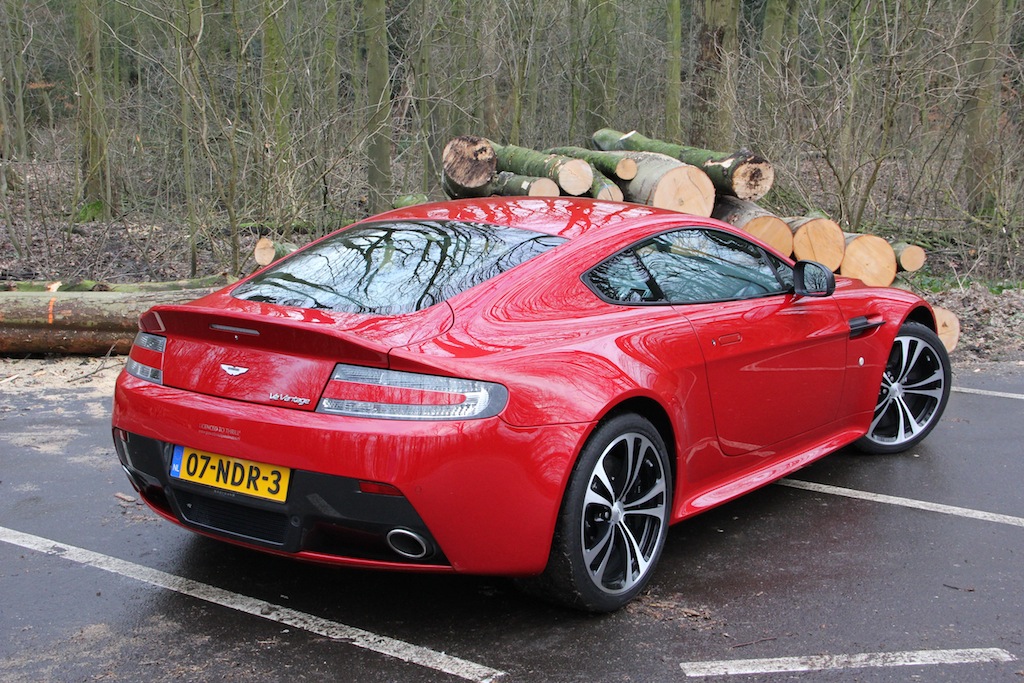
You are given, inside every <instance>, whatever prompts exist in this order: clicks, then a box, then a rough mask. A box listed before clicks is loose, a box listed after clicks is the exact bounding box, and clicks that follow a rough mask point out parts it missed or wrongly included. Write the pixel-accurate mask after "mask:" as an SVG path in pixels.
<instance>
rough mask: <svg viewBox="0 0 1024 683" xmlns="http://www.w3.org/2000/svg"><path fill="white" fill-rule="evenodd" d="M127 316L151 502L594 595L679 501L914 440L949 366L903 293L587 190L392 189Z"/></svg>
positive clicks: (368, 555)
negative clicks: (398, 193)
mask: <svg viewBox="0 0 1024 683" xmlns="http://www.w3.org/2000/svg"><path fill="white" fill-rule="evenodd" d="M140 328H141V331H140V332H139V334H138V336H137V337H136V339H135V344H134V346H133V348H132V351H131V355H130V358H129V360H128V363H127V367H126V369H125V371H124V372H123V373H122V375H121V377H120V378H119V379H118V383H117V389H116V396H115V402H114V415H113V427H114V430H113V431H114V443H115V446H116V448H117V453H118V457H119V458H120V460H121V463H122V464H123V466H124V470H125V472H126V473H127V474H128V478H129V479H130V480H131V482H132V484H133V485H134V486H135V488H136V489H138V491H139V493H140V494H141V496H142V497H143V498H144V499H145V501H146V502H147V503H148V504H149V505H150V506H151V507H152V508H153V509H154V510H155V511H156V512H157V513H158V514H160V515H161V516H163V517H165V518H167V519H168V520H171V521H173V522H176V523H178V524H181V525H183V526H185V527H187V528H189V529H192V530H193V531H196V532H199V533H202V534H206V535H208V536H212V537H215V538H219V539H223V540H226V541H231V542H233V543H238V544H241V545H244V546H247V547H250V548H256V549H259V550H264V551H267V552H272V553H278V554H283V555H288V556H292V557H296V558H300V559H304V560H313V561H320V562H328V563H335V564H339V565H349V566H358V567H375V568H381V569H401V570H416V571H438V572H466V573H474V574H498V575H506V576H512V577H521V578H523V579H524V580H523V581H522V583H523V584H525V585H526V586H527V587H528V588H529V589H532V590H534V591H535V592H537V593H540V594H543V595H546V596H549V597H551V598H554V599H556V600H559V601H561V602H564V603H567V604H569V605H573V606H577V607H580V608H583V609H586V610H591V611H608V610H614V609H616V608H618V607H621V606H622V605H624V604H625V603H626V602H628V601H629V600H630V599H631V598H633V597H634V596H635V595H637V593H638V592H639V591H640V590H641V589H642V588H643V587H644V585H645V584H646V583H647V581H648V580H649V579H650V577H651V574H652V571H653V569H654V567H655V565H656V564H657V562H658V558H659V556H660V554H661V551H662V548H663V547H664V545H665V539H666V532H667V529H668V526H669V525H670V524H672V523H674V522H678V521H679V520H682V519H685V518H687V517H690V516H691V515H695V514H697V513H699V512H701V511H703V510H706V509H708V508H710V507H713V506H715V505H719V504H721V503H724V502H726V501H728V500H731V499H733V498H736V497H737V496H740V495H742V494H743V493H745V492H747V491H750V490H752V489H755V488H757V487H760V486H763V485H765V484H767V483H769V482H771V481H774V480H776V479H778V478H780V477H783V476H785V475H787V474H789V473H790V472H793V471H794V470H796V469H798V468H800V467H803V466H804V465H806V464H808V463H810V462H812V461H813V460H816V459H817V458H820V457H822V456H824V455H826V454H828V453H830V452H832V451H835V450H836V449H838V448H840V447H842V446H845V445H847V444H851V443H854V444H856V445H857V446H859V447H861V448H862V449H864V450H867V451H871V452H876V453H891V452H897V451H901V450H904V449H907V448H910V447H911V446H913V445H914V444H916V443H918V442H919V441H920V440H921V439H923V438H924V437H925V436H926V435H927V434H928V432H929V431H931V429H932V428H933V427H934V426H935V424H936V422H937V421H938V420H939V417H940V416H941V414H942V411H943V408H944V407H945V405H946V401H947V399H948V396H949V388H950V387H949V382H950V366H949V359H948V357H947V354H946V351H945V349H944V347H943V345H942V343H941V342H940V341H939V339H938V337H937V336H936V334H935V332H934V329H935V321H934V318H933V315H932V311H931V309H930V308H929V306H928V304H926V303H925V302H924V301H922V300H921V299H920V298H918V297H917V296H914V295H913V294H910V293H908V292H905V291H900V290H896V289H884V288H868V287H865V286H863V285H862V284H861V283H859V282H857V281H854V280H849V279H844V278H838V280H837V279H836V278H835V277H834V276H833V275H832V273H831V272H830V271H829V270H828V269H827V268H825V267H824V266H821V265H820V264H816V263H813V262H799V263H796V264H794V263H792V262H791V261H790V260H788V259H786V258H784V257H783V256H781V255H779V254H776V253H773V252H772V251H771V250H770V249H769V248H767V247H765V246H764V245H763V244H760V243H759V242H757V241H756V240H755V239H752V238H751V237H750V236H748V235H745V234H743V233H741V232H739V231H738V230H736V229H734V228H732V227H730V226H728V225H726V224H724V223H721V222H718V221H715V220H711V219H706V218H696V217H692V216H688V215H684V214H679V213H674V212H670V211H664V210H658V209H653V208H650V207H646V206H638V205H633V204H620V203H611V202H602V201H592V200H583V199H568V198H556V199H525V198H488V199H478V200H468V201H453V202H443V203H437V204H427V205H422V206H417V207H413V208H407V209H400V210H396V211H391V212H389V213H385V214H382V215H380V216H375V217H373V218H370V219H367V220H364V221H361V222H359V223H355V224H353V225H351V226H349V227H346V228H344V229H342V230H339V231H337V232H335V233H333V234H331V235H328V236H327V237H324V238H323V239H320V240H318V241H316V242H314V243H312V244H310V245H308V246H307V247H305V248H303V249H300V250H299V251H297V252H295V253H293V254H291V255H290V256H288V257H286V258H284V259H282V260H280V261H278V262H276V263H274V264H272V265H270V266H269V267H267V268H264V269H263V270H261V271H259V272H257V273H255V274H254V275H252V276H250V277H248V278H246V279H245V280H242V281H241V282H239V283H237V284H235V285H232V286H230V287H227V288H225V289H223V290H221V291H219V292H216V293H213V294H210V295H208V296H205V297H203V298H201V299H199V300H197V301H195V302H192V303H189V304H186V305H178V306H157V307H154V308H153V309H151V310H150V311H148V312H147V313H145V314H144V315H143V316H142V319H141V321H140Z"/></svg>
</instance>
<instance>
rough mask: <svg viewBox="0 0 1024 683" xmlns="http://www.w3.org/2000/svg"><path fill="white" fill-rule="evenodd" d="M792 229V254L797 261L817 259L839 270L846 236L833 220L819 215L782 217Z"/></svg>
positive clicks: (834, 269) (824, 264)
mask: <svg viewBox="0 0 1024 683" xmlns="http://www.w3.org/2000/svg"><path fill="white" fill-rule="evenodd" d="M782 220H784V221H786V225H788V226H789V229H790V230H792V231H793V256H794V258H796V259H797V260H798V261H817V262H818V263H820V264H821V265H823V266H825V267H826V268H828V269H829V270H831V271H836V270H839V266H840V265H841V264H842V263H843V254H844V253H845V251H846V236H845V235H843V229H842V228H840V227H839V224H838V223H836V222H835V221H833V220H831V219H828V218H823V217H821V216H798V217H794V218H783V219H782Z"/></svg>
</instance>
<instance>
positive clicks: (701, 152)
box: [592, 128, 775, 200]
mask: <svg viewBox="0 0 1024 683" xmlns="http://www.w3.org/2000/svg"><path fill="white" fill-rule="evenodd" d="M592 139H593V141H594V145H595V146H596V147H597V148H598V149H602V150H633V151H643V152H658V153H660V154H667V155H668V156H670V157H673V158H675V159H678V160H680V161H682V162H684V163H687V164H691V165H693V166H697V167H699V168H701V169H702V170H703V171H704V172H705V173H707V174H708V177H710V178H711V181H712V182H713V183H714V184H715V189H716V190H717V191H718V192H719V193H720V194H727V195H732V196H734V197H738V198H740V199H749V200H758V199H760V198H761V197H763V196H765V195H766V194H768V190H770V189H771V188H772V183H773V182H775V169H774V168H772V165H771V164H770V163H768V160H767V159H765V158H764V157H761V156H759V155H757V154H754V153H753V152H751V151H750V150H746V149H741V150H739V151H738V152H733V153H732V154H726V153H723V152H715V151H712V150H707V149H700V148H697V147H686V146H684V145H677V144H673V143H671V142H665V141H663V140H654V139H652V138H648V137H645V136H643V135H641V134H640V133H638V132H636V131H635V130H634V131H630V132H629V133H622V132H619V131H617V130H612V129H611V128H602V129H601V130H598V131H596V132H595V133H594V135H593V137H592Z"/></svg>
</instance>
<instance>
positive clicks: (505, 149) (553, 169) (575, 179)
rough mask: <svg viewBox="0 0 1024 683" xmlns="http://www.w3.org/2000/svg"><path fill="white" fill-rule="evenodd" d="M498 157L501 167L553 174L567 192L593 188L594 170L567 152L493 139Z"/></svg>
mask: <svg viewBox="0 0 1024 683" xmlns="http://www.w3.org/2000/svg"><path fill="white" fill-rule="evenodd" d="M490 144H491V147H492V148H493V149H494V153H495V155H496V156H497V158H498V170H499V171H509V172H511V173H515V174H517V175H524V176H536V177H540V178H550V179H551V180H554V181H555V182H556V183H558V187H560V188H561V189H562V190H563V191H564V192H565V193H566V194H570V195H574V196H579V195H582V194H585V193H587V192H589V191H590V189H591V185H593V183H594V173H593V170H592V169H591V166H590V164H589V163H588V162H587V161H584V160H583V159H576V158H574V157H569V156H565V155H564V154H545V153H544V152H538V151H537V150H535V149H528V148H526V147H517V146H515V145H499V144H497V143H495V142H493V141H492V142H491V143H490Z"/></svg>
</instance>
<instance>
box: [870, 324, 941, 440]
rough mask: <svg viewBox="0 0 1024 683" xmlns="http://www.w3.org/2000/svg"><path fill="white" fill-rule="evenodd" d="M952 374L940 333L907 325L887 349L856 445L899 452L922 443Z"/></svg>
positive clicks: (923, 327) (937, 419)
mask: <svg viewBox="0 0 1024 683" xmlns="http://www.w3.org/2000/svg"><path fill="white" fill-rule="evenodd" d="M951 374H952V373H951V370H950V365H949V354H948V353H946V347H945V346H943V344H942V341H941V340H940V339H939V337H938V335H936V334H935V333H934V332H932V331H931V330H930V329H928V328H927V327H925V326H924V325H921V324H920V323H914V322H908V323H905V324H904V325H903V327H901V328H900V331H899V334H897V335H896V339H895V340H894V341H893V345H892V351H891V352H890V353H889V361H888V362H887V363H886V366H885V372H884V373H883V375H882V386H881V388H880V389H879V392H878V403H877V404H876V405H875V413H874V415H873V416H872V418H871V426H870V427H869V428H868V432H867V434H865V435H864V436H863V437H861V439H860V440H858V441H857V443H856V444H855V445H856V446H857V448H859V449H860V450H862V451H864V452H866V453H898V452H900V451H905V450H907V449H909V448H912V447H914V446H916V445H917V444H918V443H920V442H921V440H922V439H924V438H925V437H926V436H928V433H929V432H930V431H931V430H932V429H933V428H934V427H935V425H936V424H937V423H938V421H939V418H940V417H942V411H943V410H945V409H946V402H947V401H948V400H949V388H950V379H951V377H950V376H951Z"/></svg>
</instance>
